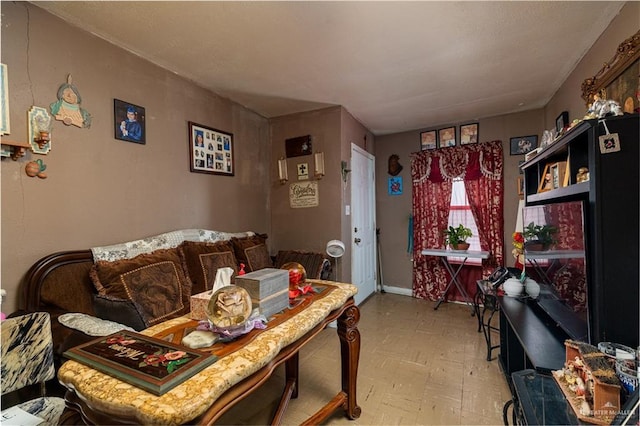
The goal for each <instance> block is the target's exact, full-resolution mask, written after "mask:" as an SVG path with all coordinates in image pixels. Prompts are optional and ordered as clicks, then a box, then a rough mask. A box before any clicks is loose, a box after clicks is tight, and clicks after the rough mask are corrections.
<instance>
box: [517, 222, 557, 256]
mask: <svg viewBox="0 0 640 426" xmlns="http://www.w3.org/2000/svg"><path fill="white" fill-rule="evenodd" d="M556 232H558V228H556V227H555V226H553V225H536V224H535V223H533V222H531V223H529V224H528V225H527V226H526V228H524V233H523V235H524V238H525V240H526V241H525V243H524V247H525V249H527V250H528V251H544V250H549V249H550V248H551V246H553V245H554V244H555V243H556V242H557V241H556V239H555V238H554V234H555V233H556Z"/></svg>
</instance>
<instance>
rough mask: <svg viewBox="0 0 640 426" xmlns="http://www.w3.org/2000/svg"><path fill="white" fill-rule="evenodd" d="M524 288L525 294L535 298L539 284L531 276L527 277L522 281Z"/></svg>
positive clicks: (538, 290) (538, 292)
mask: <svg viewBox="0 0 640 426" xmlns="http://www.w3.org/2000/svg"><path fill="white" fill-rule="evenodd" d="M524 289H525V291H526V292H527V294H528V295H529V296H530V297H532V298H533V299H535V298H536V297H538V295H539V294H540V285H539V284H538V283H537V282H535V281H534V280H532V279H531V278H527V279H526V280H525V282H524Z"/></svg>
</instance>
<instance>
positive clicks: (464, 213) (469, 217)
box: [448, 179, 482, 265]
mask: <svg viewBox="0 0 640 426" xmlns="http://www.w3.org/2000/svg"><path fill="white" fill-rule="evenodd" d="M460 224H462V225H463V226H465V227H467V228H469V229H471V233H472V234H473V235H472V236H471V237H470V238H468V239H467V242H468V243H469V244H470V246H469V250H474V251H479V250H480V237H479V236H478V226H477V225H476V221H475V219H474V218H473V213H472V212H471V206H470V205H469V199H468V198H467V192H466V190H465V187H464V181H463V180H462V179H459V180H458V179H456V180H454V181H453V187H452V188H451V206H450V207H449V226H453V227H454V228H455V227H457V226H458V225H460ZM448 259H449V262H454V263H455V262H457V263H462V261H463V260H464V257H457V256H455V257H454V256H450V257H449V258H448ZM465 265H482V259H467V262H466V263H465Z"/></svg>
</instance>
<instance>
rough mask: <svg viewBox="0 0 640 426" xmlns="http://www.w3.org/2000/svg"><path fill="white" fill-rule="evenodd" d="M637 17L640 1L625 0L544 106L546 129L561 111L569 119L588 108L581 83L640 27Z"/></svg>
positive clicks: (639, 11) (580, 116)
mask: <svg viewBox="0 0 640 426" xmlns="http://www.w3.org/2000/svg"><path fill="white" fill-rule="evenodd" d="M639 17H640V2H637V1H630V2H627V3H626V4H625V5H624V7H623V8H622V9H621V10H620V13H619V14H618V16H617V17H616V18H615V19H614V20H613V21H612V22H611V24H610V25H609V27H608V28H607V29H606V30H605V31H604V32H603V33H602V35H601V36H600V37H599V38H598V40H597V41H596V42H595V43H594V44H593V46H592V47H591V49H589V51H588V52H587V53H586V55H585V56H584V57H583V58H582V60H581V61H580V62H579V63H578V64H577V65H576V67H575V68H574V70H573V71H572V72H571V74H570V75H569V77H568V78H567V79H566V80H565V81H564V83H562V86H561V87H560V89H558V91H557V92H556V93H555V95H554V96H553V98H552V99H551V100H550V101H549V103H548V104H547V105H546V106H545V124H546V126H545V128H547V129H552V128H554V127H555V122H556V117H557V116H558V115H560V113H561V112H562V111H568V112H569V120H574V119H576V118H582V117H583V116H584V114H585V112H586V110H587V107H586V105H585V102H584V100H583V99H582V82H583V81H584V80H585V79H587V78H590V77H593V76H594V75H595V74H596V73H597V72H598V71H600V69H601V68H602V67H603V65H604V64H605V63H607V62H609V61H610V60H611V59H613V57H614V55H615V53H616V49H617V48H618V46H619V45H620V43H622V42H623V41H624V40H626V39H627V38H629V37H631V36H632V35H633V34H635V33H636V32H637V31H638V29H640V18H639Z"/></svg>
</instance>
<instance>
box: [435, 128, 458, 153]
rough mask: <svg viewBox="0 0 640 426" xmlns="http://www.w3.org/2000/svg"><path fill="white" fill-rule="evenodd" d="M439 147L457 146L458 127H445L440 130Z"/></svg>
mask: <svg viewBox="0 0 640 426" xmlns="http://www.w3.org/2000/svg"><path fill="white" fill-rule="evenodd" d="M438 141H439V148H447V147H450V146H456V128H455V126H452V127H445V128H443V129H439V130H438Z"/></svg>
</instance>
